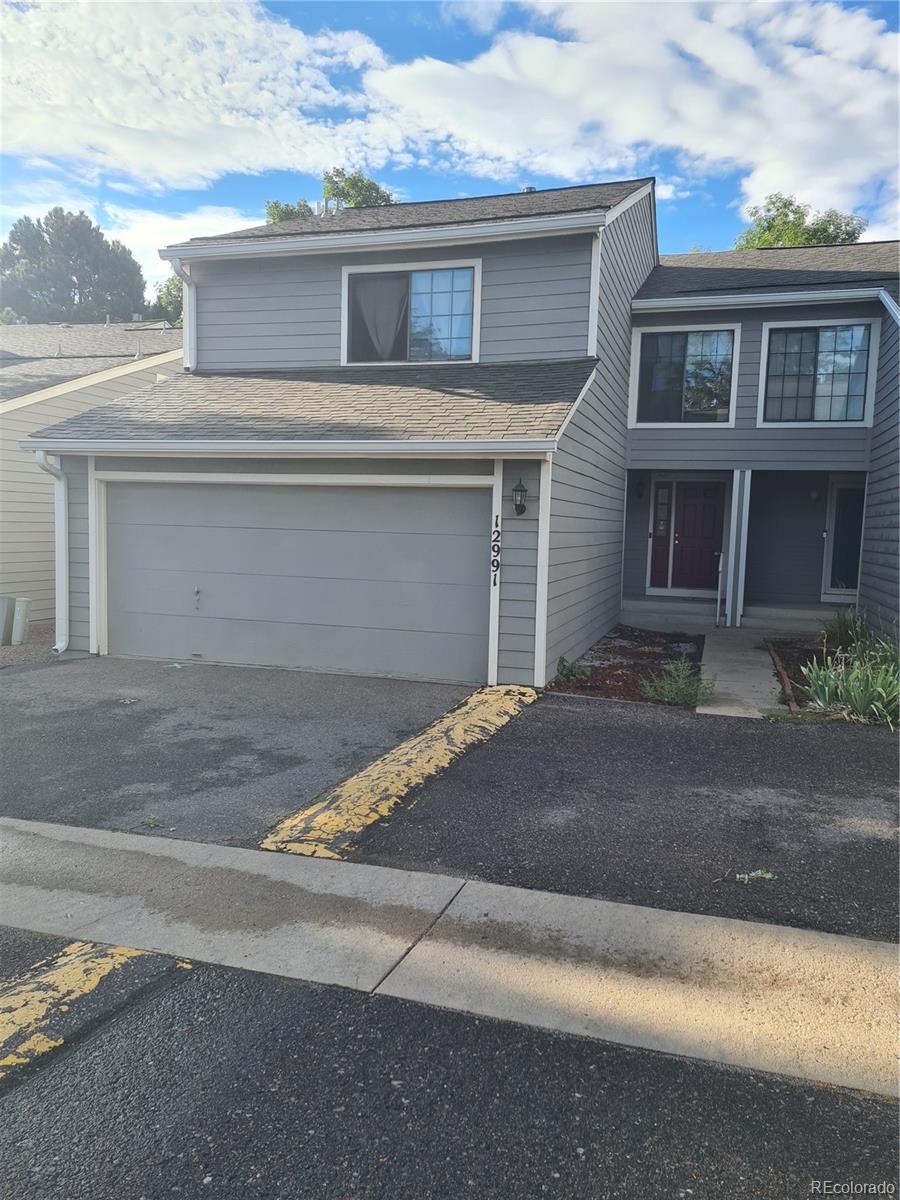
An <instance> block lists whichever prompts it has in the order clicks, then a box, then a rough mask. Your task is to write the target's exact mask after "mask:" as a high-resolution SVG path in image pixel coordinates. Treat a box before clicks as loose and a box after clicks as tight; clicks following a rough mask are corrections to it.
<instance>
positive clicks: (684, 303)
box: [631, 287, 886, 313]
mask: <svg viewBox="0 0 900 1200" xmlns="http://www.w3.org/2000/svg"><path fill="white" fill-rule="evenodd" d="M883 290H884V289H883V288H876V287H871V288H829V289H827V290H824V291H818V292H776V293H771V292H761V293H760V292H756V293H751V292H744V293H740V294H737V295H735V294H734V293H732V294H731V295H727V296H724V295H708V294H707V295H700V294H698V295H696V296H667V297H660V298H659V299H650V300H646V299H645V300H632V302H631V311H632V312H636V313H641V312H674V311H676V310H678V309H684V308H775V307H779V306H784V305H787V304H840V303H841V302H844V303H850V302H851V301H854V300H881V298H882V292H883ZM885 294H886V293H885Z"/></svg>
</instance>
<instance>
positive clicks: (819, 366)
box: [763, 324, 871, 422]
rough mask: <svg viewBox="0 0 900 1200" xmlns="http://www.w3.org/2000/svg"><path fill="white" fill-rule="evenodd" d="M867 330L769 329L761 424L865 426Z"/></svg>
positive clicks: (860, 327) (835, 327) (851, 327)
mask: <svg viewBox="0 0 900 1200" xmlns="http://www.w3.org/2000/svg"><path fill="white" fill-rule="evenodd" d="M870 330H871V327H870V326H869V325H867V324H866V325H863V324H858V325H853V324H847V325H822V326H812V327H811V326H801V327H799V328H797V329H789V328H785V329H770V330H769V352H768V359H767V362H766V388H765V403H764V407H763V420H765V421H771V422H778V421H863V420H864V419H865V412H866V388H867V386H868V376H869V357H870V355H869V347H870V338H871V332H870Z"/></svg>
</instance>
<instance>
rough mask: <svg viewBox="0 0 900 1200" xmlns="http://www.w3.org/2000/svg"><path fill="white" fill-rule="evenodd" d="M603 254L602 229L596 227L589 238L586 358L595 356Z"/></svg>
mask: <svg viewBox="0 0 900 1200" xmlns="http://www.w3.org/2000/svg"><path fill="white" fill-rule="evenodd" d="M602 254H603V230H602V229H598V230H597V232H596V233H595V234H594V236H593V238H592V239H591V281H590V285H589V286H590V293H589V295H588V329H587V353H588V358H596V357H597V338H598V334H599V330H598V328H597V327H598V325H599V323H600V261H601V255H602Z"/></svg>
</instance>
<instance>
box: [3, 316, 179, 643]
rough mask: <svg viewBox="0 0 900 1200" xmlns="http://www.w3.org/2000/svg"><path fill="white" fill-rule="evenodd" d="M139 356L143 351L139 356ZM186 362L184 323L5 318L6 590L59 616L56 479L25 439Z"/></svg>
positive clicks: (44, 614)
mask: <svg viewBox="0 0 900 1200" xmlns="http://www.w3.org/2000/svg"><path fill="white" fill-rule="evenodd" d="M136 356H139V357H137V358H136ZM180 369H181V330H180V329H172V328H171V327H170V326H167V325H164V324H162V323H151V322H147V323H146V324H143V323H141V324H137V323H136V324H134V325H0V595H4V596H27V597H28V598H29V599H30V600H31V619H32V620H34V621H41V620H46V619H48V618H50V617H52V616H53V611H54V604H53V594H54V582H53V572H54V561H53V560H54V540H53V480H52V479H51V477H50V476H49V475H47V474H46V473H45V472H43V471H41V470H40V469H39V468H38V466H37V463H36V462H35V458H34V455H33V454H32V453H30V452H29V451H26V450H22V449H20V448H19V441H20V439H21V438H23V437H27V436H28V435H29V434H30V433H33V432H34V431H35V430H36V429H40V428H41V427H42V426H44V425H47V424H48V423H50V422H55V421H60V420H63V419H65V418H66V417H71V416H77V415H78V413H82V412H85V411H86V410H87V409H90V408H96V406H97V405H98V404H104V403H105V402H106V401H108V400H115V399H117V398H118V397H119V396H122V395H123V394H124V393H126V392H131V391H133V390H134V389H135V388H139V387H143V386H144V385H146V384H152V383H155V382H156V378H157V375H159V374H164V375H169V374H171V373H173V372H175V371H178V370H180Z"/></svg>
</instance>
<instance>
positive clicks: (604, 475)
mask: <svg viewBox="0 0 900 1200" xmlns="http://www.w3.org/2000/svg"><path fill="white" fill-rule="evenodd" d="M655 261H656V250H655V245H654V240H653V236H652V210H651V206H650V202H649V199H645V200H642V201H640V202H639V203H638V204H635V205H633V206H632V208H630V209H629V210H628V211H627V212H625V213H623V215H622V216H621V217H619V218H617V220H615V221H614V222H613V223H612V224H611V225H610V226H609V228H608V229H605V230H604V232H603V243H602V249H601V254H600V307H599V325H598V355H599V363H598V365H597V371H596V374H595V377H594V381H593V383H592V385H591V387H590V388H589V390H588V392H587V393H586V395H585V397H584V399H583V401H582V403H581V405H580V406H579V408H578V411H577V412H576V413H575V415H574V417H573V418H572V420H571V421H570V423H569V425H568V427H567V429H566V431H565V433H564V434H563V436H562V438H561V439H560V443H559V450H558V451H557V453H556V454H555V455H554V458H553V475H552V485H551V499H550V573H549V592H548V600H547V677H548V678H552V677H553V676H554V675H555V673H556V663H557V660H558V659H559V657H560V656H564V657H566V658H568V659H573V658H576V657H577V656H578V655H579V654H582V653H583V652H584V651H585V650H586V649H587V648H588V647H589V646H590V645H591V643H592V642H594V641H596V639H597V638H598V637H601V636H602V635H603V634H604V633H605V632H606V631H607V630H608V629H610V628H611V627H612V626H613V625H615V623H616V622H617V621H618V619H619V609H620V601H621V588H622V543H623V532H624V518H625V481H626V475H625V434H626V421H627V412H628V375H629V364H630V347H631V299H632V297H633V296H634V293H635V292H636V291H637V289H638V288H639V287H640V285H641V284H642V283H643V281H644V280H645V279H646V277H647V275H648V274H649V273H650V271H651V270H652V268H653V266H654V265H655Z"/></svg>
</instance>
